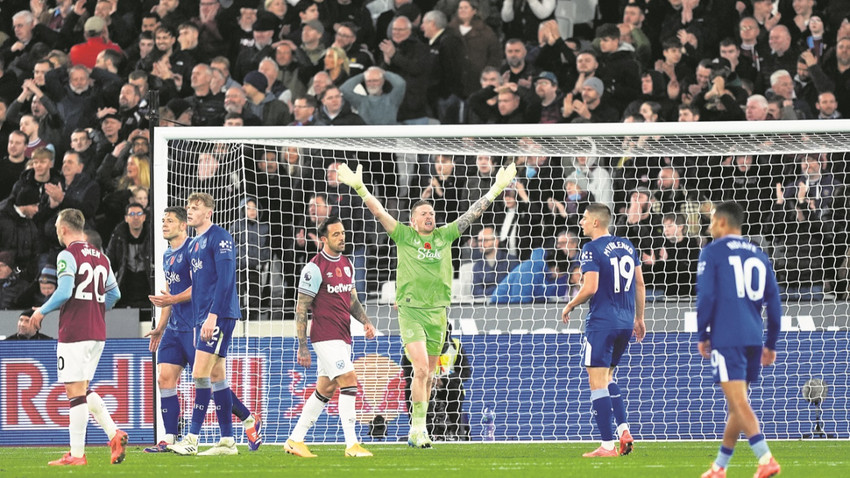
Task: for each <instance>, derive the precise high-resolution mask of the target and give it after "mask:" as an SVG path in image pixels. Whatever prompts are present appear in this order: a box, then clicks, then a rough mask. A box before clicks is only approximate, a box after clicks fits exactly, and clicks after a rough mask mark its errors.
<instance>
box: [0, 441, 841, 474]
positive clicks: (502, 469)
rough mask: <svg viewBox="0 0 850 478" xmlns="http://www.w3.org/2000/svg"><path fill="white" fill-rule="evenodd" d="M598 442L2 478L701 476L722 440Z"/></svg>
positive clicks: (42, 470) (274, 451) (798, 450)
mask: <svg viewBox="0 0 850 478" xmlns="http://www.w3.org/2000/svg"><path fill="white" fill-rule="evenodd" d="M738 445H739V446H738V452H737V453H736V454H735V457H734V458H733V459H732V464H731V466H730V469H729V474H728V476H729V477H730V478H735V477H750V476H752V475H753V473H754V472H755V468H756V461H755V458H754V457H753V454H752V453H751V452H750V450H749V447H747V445H746V442H744V441H742V442H739V444H738ZM595 446H596V444H595V443H564V444H555V443H541V444H525V443H522V444H519V443H517V444H506V443H495V444H492V443H491V444H480V443H476V444H446V443H437V444H436V445H435V447H434V448H433V449H431V450H418V449H412V448H408V447H407V446H403V445H395V444H394V445H373V444H366V447H367V448H368V449H369V450H370V451H372V452H373V453H375V456H374V457H372V458H356V459H355V458H345V457H343V456H342V453H343V448H344V447H343V446H342V445H336V446H332V445H325V446H313V447H311V451H313V452H314V453H316V454H317V455H319V457H318V458H313V459H303V458H297V457H294V456H290V455H287V454H286V453H284V451H283V449H282V447H280V446H269V445H264V446H263V447H261V448H260V450H259V451H257V452H252V453H249V452H248V450H247V448H244V447H240V450H239V451H240V453H241V454H240V455H239V456H230V457H203V456H197V457H181V456H176V455H173V454H170V453H169V454H146V453H143V452H142V447H137V446H131V447H129V448H128V450H127V459H126V460H125V461H124V463H122V464H120V465H109V464H108V461H109V454H108V449H107V448H106V447H100V446H99V447H89V448H88V449H87V454H88V462H89V464H88V466H86V467H48V466H47V462H48V461H49V460H53V459H56V458H59V457H60V456H61V455H62V454H63V453H64V452H65V451H66V449H60V448H41V447H34V448H2V447H0V476H2V477H4V478H5V477H39V478H40V477H46V476H110V477H111V476H131V477H137V476H138V477H148V476H150V477H158V478H167V477H173V476H179V477H180V478H188V477H195V476H197V477H218V476H245V477H251V478H253V477H255V476H291V477H299V478H300V477H303V476H324V477H336V476H342V477H345V478H353V477H361V476H363V477H370V478H372V477H379V476H399V477H406V476H411V477H419V478H443V477H458V478H471V477H479V476H481V477H487V478H492V477H498V476H511V477H535V478H537V477H548V476H552V477H572V476H575V477H581V478H585V477H606V478H609V477H629V478H632V477H638V478H643V477H689V476H690V477H697V476H699V475H700V473H702V472H703V471H705V470H706V469H707V467H708V465H709V464H710V463H711V461H712V460H713V459H714V456H715V454H716V453H717V447H718V443H717V442H665V443H648V442H646V443H641V442H639V443H637V446H636V447H635V451H634V452H633V453H632V454H631V455H629V456H624V457H618V458H608V459H603V458H594V459H589V458H582V457H581V454H582V453H583V452H585V451H589V450H591V449H593V448H594V447H595ZM770 446H771V450H772V451H773V453H774V455H775V456H776V457H777V459H778V460H779V463H780V464H781V465H782V475H781V476H782V478H791V477H806V478H808V477H817V476H822V477H831V476H850V456H848V451H850V445H848V442H846V441H784V442H779V441H774V442H771V443H770Z"/></svg>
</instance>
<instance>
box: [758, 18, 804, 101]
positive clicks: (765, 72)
mask: <svg viewBox="0 0 850 478" xmlns="http://www.w3.org/2000/svg"><path fill="white" fill-rule="evenodd" d="M768 44H769V45H770V54H769V55H768V56H767V58H766V59H765V62H764V66H763V68H762V69H761V70H760V77H759V80H760V84H758V85H756V88H762V89H766V88H767V87H768V85H770V75H772V74H773V72H775V71H778V70H785V71H794V69H795V68H796V66H797V58H798V57H799V55H800V50H799V49H798V48H797V47H796V46H794V45H793V44H792V43H791V33H790V32H789V31H788V27H786V26H785V25H776V26H775V27H773V28H771V29H770V33H769V36H768Z"/></svg>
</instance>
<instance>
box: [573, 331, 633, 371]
mask: <svg viewBox="0 0 850 478" xmlns="http://www.w3.org/2000/svg"><path fill="white" fill-rule="evenodd" d="M631 338H632V329H612V330H590V331H586V332H585V333H584V338H583V339H582V343H581V364H582V365H583V366H585V367H605V368H610V367H616V366H617V365H618V364H619V363H620V358H621V357H622V356H623V354H624V353H625V352H626V349H627V348H628V347H629V339H631Z"/></svg>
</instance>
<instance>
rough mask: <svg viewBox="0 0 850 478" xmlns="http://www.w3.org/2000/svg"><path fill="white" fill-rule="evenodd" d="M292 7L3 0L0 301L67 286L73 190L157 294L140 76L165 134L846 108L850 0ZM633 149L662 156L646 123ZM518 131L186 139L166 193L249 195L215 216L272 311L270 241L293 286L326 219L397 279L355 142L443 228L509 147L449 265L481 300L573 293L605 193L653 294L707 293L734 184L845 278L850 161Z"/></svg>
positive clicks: (134, 297) (400, 201)
mask: <svg viewBox="0 0 850 478" xmlns="http://www.w3.org/2000/svg"><path fill="white" fill-rule="evenodd" d="M562 1H564V0H562ZM292 3H293V2H287V1H285V0H264V1H263V0H77V1H72V0H4V1H2V2H0V13H2V14H0V157H1V158H2V159H0V198H3V201H2V202H0V224H2V226H0V280H2V281H3V282H2V289H0V306H2V307H7V308H14V307H20V308H23V307H29V306H32V305H38V303H37V301H38V300H39V299H38V297H41V300H43V292H45V291H44V289H42V290H41V291H36V290H34V289H33V286H34V284H35V283H36V282H39V281H42V282H41V284H46V285H49V283H52V284H55V275H50V271H49V270H47V269H45V267H46V266H48V265H51V264H54V262H55V257H56V254H57V253H58V252H59V250H60V247H59V244H58V242H57V240H56V235H55V232H54V230H53V229H54V224H53V223H54V218H55V216H56V214H57V213H58V211H60V210H61V209H64V208H68V207H74V208H78V209H80V210H82V211H83V212H84V214H85V216H86V220H87V225H88V226H89V227H90V233H89V237H90V238H94V239H93V240H98V237H101V238H102V243H103V245H104V246H105V248H106V251H107V254H108V255H109V257H110V259H111V260H112V264H113V268H114V269H115V271H116V275H117V278H118V280H119V284H120V286H121V290H122V291H123V292H124V293H123V294H122V299H121V302H120V303H119V304H118V306H119V307H120V306H122V305H123V306H136V307H147V306H148V304H147V295H148V293H149V292H150V290H151V287H150V284H149V282H148V277H149V275H150V268H151V264H152V259H151V254H152V251H151V244H150V240H149V237H150V234H149V232H148V228H149V227H150V226H149V222H150V214H149V212H150V211H149V209H148V197H147V194H148V191H149V188H150V183H151V178H150V173H149V171H150V157H149V153H150V145H149V138H148V127H149V124H148V123H149V117H150V116H149V112H150V111H149V110H150V105H149V104H148V91H149V90H157V91H158V92H159V103H160V105H164V106H161V107H160V108H159V110H158V111H157V113H158V118H159V120H160V124H161V125H163V126H174V125H198V126H220V125H223V126H229V127H239V126H251V125H273V126H287V125H289V126H313V125H315V126H332V125H363V124H368V125H381V124H396V123H403V124H410V125H416V124H427V123H437V122H439V123H443V124H459V123H472V124H476V123H479V124H512V123H566V122H656V121H683V122H684V121H720V120H747V121H761V120H787V119H812V120H814V119H833V118H842V117H850V2H844V1H839V0H817V1H815V0H739V1H734V0H651V1H650V0H619V1H609V2H599V5H598V8H597V11H596V14H595V18H594V19H593V21H592V23H588V24H577V25H572V32H573V36H571V37H570V38H566V39H564V38H562V35H561V32H562V27H563V25H559V22H558V18H556V6H557V4H558V2H556V1H555V0H504V1H503V0H459V1H458V0H437V1H435V0H394V1H393V2H386V1H383V0H374V1H372V2H364V1H363V0H323V1H313V0H300V1H297V2H294V3H295V4H294V5H293V4H292ZM588 141H589V142H590V141H591V140H588ZM629 141H633V144H632V146H633V147H636V148H651V147H652V142H653V141H654V139H653V138H651V137H650V138H635V139H633V140H629ZM591 143H592V142H591ZM525 146H526V147H527V148H526V149H528V150H529V151H530V152H529V154H528V155H526V156H520V157H516V158H501V157H490V156H467V157H461V156H450V155H436V156H433V157H431V156H428V155H419V156H418V157H414V158H412V159H411V158H409V157H404V158H403V157H396V156H394V155H393V154H391V153H357V152H352V151H321V150H304V149H299V148H294V147H290V148H280V149H279V150H278V149H275V148H270V147H261V146H259V145H257V146H252V145H248V146H247V148H245V149H240V151H246V150H247V151H248V156H249V157H250V159H251V161H250V167H248V169H247V171H245V173H244V175H238V174H237V176H238V177H237V178H236V179H233V178H234V176H233V173H234V172H236V171H237V170H236V169H235V168H234V167H233V166H232V165H233V164H235V161H233V160H232V157H233V155H234V154H236V151H235V150H234V149H233V148H230V149H228V147H226V146H224V147H220V148H217V149H214V150H212V151H208V150H206V149H202V148H200V147H194V146H192V145H188V146H187V147H186V148H185V149H184V150H185V151H188V154H185V155H182V156H181V155H180V154H179V152H178V151H176V150H175V151H173V152H171V153H172V154H171V155H170V157H171V159H172V161H174V162H177V163H183V166H182V167H183V168H184V172H185V174H184V176H183V177H184V178H189V179H179V178H178V179H175V178H171V179H175V183H177V186H176V189H175V190H174V191H169V192H170V193H172V192H173V196H174V197H183V198H185V196H186V195H187V193H188V192H189V191H191V190H216V191H218V194H215V195H216V196H217V197H219V198H222V200H223V201H224V202H227V201H230V203H227V204H226V205H219V209H220V210H227V209H230V210H237V209H239V211H240V214H239V216H238V217H235V216H234V217H230V218H219V219H221V220H220V221H219V220H216V222H217V223H220V224H222V225H224V226H226V227H228V228H229V229H230V230H231V232H233V233H234V236H235V237H236V238H237V241H239V242H240V244H241V248H240V257H242V256H244V257H242V259H241V260H240V268H241V271H242V274H241V279H240V282H244V283H245V284H246V285H245V287H246V288H245V289H243V291H246V290H247V291H249V292H250V295H251V296H256V297H257V298H258V299H262V301H261V302H262V304H265V305H268V302H266V301H265V299H266V296H267V295H268V291H267V288H266V287H263V288H260V289H256V288H251V287H248V286H247V284H248V283H256V282H257V281H258V280H260V279H258V277H260V275H261V273H262V270H261V269H262V268H263V267H264V266H265V265H266V264H268V263H269V259H270V258H275V259H278V260H279V262H280V263H282V264H283V266H282V270H280V271H276V272H280V273H281V275H282V277H283V278H284V279H283V284H284V285H286V286H287V287H285V288H286V289H289V292H287V294H293V292H292V290H294V284H295V280H296V274H297V271H299V270H300V266H301V265H302V264H303V263H304V261H306V260H307V259H308V258H309V257H311V256H312V255H313V254H314V253H315V252H316V251H317V248H318V246H319V244H318V242H317V238H316V236H315V230H314V229H315V227H316V225H317V224H318V223H319V222H320V221H321V220H322V219H323V218H324V217H327V216H328V215H330V214H340V215H341V216H342V217H343V218H344V219H345V220H346V221H347V224H346V229H347V230H349V231H351V232H352V233H353V238H351V239H352V240H351V242H352V243H353V244H354V245H355V247H353V248H352V251H351V252H352V256H353V258H354V264H355V268H356V269H357V271H358V276H357V287H358V290H359V291H361V293H363V294H366V293H367V292H371V291H375V290H376V289H377V287H376V284H377V282H378V281H379V280H386V279H388V277H384V276H380V275H378V276H375V274H374V273H373V272H369V274H367V271H374V270H383V271H389V270H390V269H391V268H390V267H388V266H386V264H385V263H386V261H387V260H391V259H387V258H388V257H390V256H391V254H390V253H389V251H388V248H389V245H388V242H387V241H386V240H385V239H386V238H385V237H382V236H381V234H380V233H378V232H376V231H375V228H374V221H371V220H367V219H369V218H368V217H366V216H365V215H368V213H366V212H364V210H365V208H363V207H362V205H361V204H360V203H359V201H360V200H359V198H357V196H356V195H352V194H351V191H348V190H347V189H346V188H345V187H342V188H340V185H339V182H338V181H337V179H336V168H337V167H338V163H337V162H336V161H339V160H340V159H342V158H344V159H345V160H357V161H361V162H363V163H364V164H365V165H366V169H367V173H368V178H369V181H370V182H371V184H373V185H374V186H375V187H376V191H375V192H376V195H378V196H381V197H383V198H385V199H386V200H387V204H388V206H389V207H390V208H391V209H392V210H394V211H397V212H398V213H399V214H400V217H399V218H400V219H404V210H405V206H407V205H409V204H410V203H411V201H415V200H418V199H422V198H424V199H430V200H432V201H433V202H434V204H435V209H436V211H437V217H438V220H440V221H441V222H442V223H445V222H450V221H452V220H454V219H455V218H456V217H457V215H458V214H459V212H460V211H463V210H465V208H466V207H467V205H468V204H469V203H470V202H471V201H475V200H476V199H477V198H478V197H479V196H480V195H481V194H483V193H484V192H486V191H487V189H488V188H489V187H490V184H491V182H492V179H493V177H494V174H495V171H496V170H497V169H498V167H499V166H500V165H502V164H503V163H504V162H506V161H510V160H516V162H517V165H518V166H519V175H518V178H519V180H518V181H517V182H516V183H515V185H514V186H512V187H511V188H509V189H508V190H506V191H505V194H504V198H503V199H500V200H499V201H497V203H496V204H494V206H493V207H492V209H491V210H490V211H488V212H487V213H486V214H485V216H484V217H483V220H482V222H481V224H480V225H479V226H478V227H475V228H473V229H474V230H473V231H472V232H471V234H469V236H468V237H466V238H464V239H463V240H462V241H461V242H462V244H461V245H459V246H458V248H457V254H456V257H457V262H458V265H460V263H474V266H472V268H473V269H474V279H473V282H474V283H473V284H472V288H473V291H474V294H475V295H476V296H477V297H479V298H481V299H482V300H485V298H488V297H489V298H491V299H492V300H493V301H495V302H518V301H519V302H522V301H533V300H544V299H546V298H552V297H564V296H566V295H569V294H570V293H574V291H575V290H576V287H577V280H578V276H579V274H576V273H575V272H576V266H577V259H578V257H577V253H578V251H579V250H580V247H579V240H578V237H580V232H579V231H578V229H577V225H578V219H579V217H580V215H581V214H582V212H583V209H584V207H585V206H586V204H588V203H589V202H591V201H599V202H603V203H605V204H607V205H609V206H610V207H611V208H612V210H613V211H614V212H615V215H616V219H615V227H614V233H615V234H618V235H621V236H624V237H628V238H630V239H631V240H632V241H634V242H635V244H636V245H637V246H638V247H639V248H640V249H641V251H642V253H643V261H644V267H645V270H647V271H648V272H649V274H648V282H649V285H650V287H652V288H654V289H655V291H656V293H657V294H666V295H673V296H680V295H692V294H693V284H694V276H693V271H694V270H695V261H696V254H697V253H698V247H699V246H700V245H701V244H703V243H704V242H705V241H706V240H707V238H708V234H707V233H706V231H705V228H706V225H707V222H708V214H709V211H710V209H711V207H710V205H711V204H712V203H715V202H718V201H723V200H728V199H735V200H739V201H741V202H742V203H743V204H745V205H746V207H747V213H748V215H749V217H748V220H747V223H748V224H752V225H753V226H752V227H751V229H750V230H749V231H748V233H749V235H750V236H753V237H757V238H759V239H760V240H761V241H762V242H763V244H764V245H765V246H769V250H770V251H772V253H773V255H774V259H775V260H776V264H777V270H778V273H779V278H780V281H781V283H782V284H783V286H784V287H785V288H786V293H788V294H789V295H792V294H797V296H799V297H802V298H806V297H808V298H815V297H820V296H822V294H823V293H825V292H838V293H845V294H846V289H847V283H846V275H847V266H848V264H847V262H848V250H847V244H848V241H847V234H846V229H847V223H846V206H847V204H846V202H847V201H846V191H845V184H846V183H847V176H846V174H847V160H846V158H844V156H843V155H842V154H809V155H806V154H802V155H795V156H787V155H767V154H766V155H761V156H728V157H664V156H656V157H645V156H641V155H635V156H633V157H632V156H628V155H626V156H624V157H617V158H609V157H596V156H593V155H588V156H586V157H551V156H546V155H543V154H539V155H535V154H534V153H533V151H534V146H535V145H534V144H527V145H525ZM590 147H591V149H592V144H590ZM239 148H243V146H242V145H239ZM237 183H239V184H242V183H244V184H245V185H246V186H245V188H244V190H240V188H239V187H238V184H237ZM222 187H224V188H225V189H222ZM227 188H231V190H229V191H228V189H227ZM221 191H225V192H228V194H221ZM231 193H232V194H231ZM381 264H384V265H383V266H381ZM508 264H510V265H514V264H516V267H507V265H508ZM45 271H47V272H46V273H45ZM54 274H55V272H54ZM370 274H371V275H370ZM524 275H525V276H526V278H523V276H524ZM528 277H533V278H534V279H533V280H531V281H529V280H527V278H528ZM51 281H52V282H51ZM260 281H261V282H262V280H260ZM7 295H8V297H7ZM287 297H288V298H289V299H293V297H292V296H291V295H289V296H287ZM363 299H364V300H365V295H364V297H363ZM262 304H261V305H262ZM293 304H294V300H293V301H292V302H291V303H288V304H287V305H286V306H285V308H287V309H290V310H291V309H292V305H293ZM252 305H256V304H252Z"/></svg>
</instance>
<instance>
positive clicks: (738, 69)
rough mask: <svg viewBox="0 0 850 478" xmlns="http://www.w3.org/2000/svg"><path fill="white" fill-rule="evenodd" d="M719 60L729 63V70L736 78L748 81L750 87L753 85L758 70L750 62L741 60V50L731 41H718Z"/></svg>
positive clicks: (729, 39)
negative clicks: (722, 59)
mask: <svg viewBox="0 0 850 478" xmlns="http://www.w3.org/2000/svg"><path fill="white" fill-rule="evenodd" d="M720 58H724V59H725V60H726V61H728V62H729V69H730V70H731V71H732V73H735V75H736V76H737V77H738V78H740V79H741V80H746V81H748V82H749V84H750V85H754V84H755V82H756V78H757V77H758V70H756V68H755V66H753V62H752V61H748V60H747V59H746V58H741V48H740V47H739V46H738V44H737V43H735V41H734V40H733V39H731V38H725V39H723V40H721V41H720Z"/></svg>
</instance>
